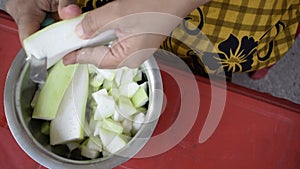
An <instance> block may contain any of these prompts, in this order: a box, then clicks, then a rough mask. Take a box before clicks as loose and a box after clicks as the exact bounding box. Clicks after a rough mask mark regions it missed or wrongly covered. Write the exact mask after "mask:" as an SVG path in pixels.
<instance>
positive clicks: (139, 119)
mask: <svg viewBox="0 0 300 169" xmlns="http://www.w3.org/2000/svg"><path fill="white" fill-rule="evenodd" d="M144 121H145V114H144V113H138V114H136V115H135V116H134V117H133V123H132V132H133V134H135V133H136V132H137V131H138V130H139V129H140V128H141V126H142V124H143V123H144Z"/></svg>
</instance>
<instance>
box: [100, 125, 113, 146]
mask: <svg viewBox="0 0 300 169" xmlns="http://www.w3.org/2000/svg"><path fill="white" fill-rule="evenodd" d="M98 131H99V136H100V138H101V141H102V144H103V145H104V146H107V145H108V144H110V142H111V141H112V140H113V139H114V137H115V136H116V135H117V133H114V132H112V131H109V130H106V129H104V128H102V127H100V128H98Z"/></svg>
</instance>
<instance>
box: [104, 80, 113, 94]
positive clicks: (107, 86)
mask: <svg viewBox="0 0 300 169" xmlns="http://www.w3.org/2000/svg"><path fill="white" fill-rule="evenodd" d="M115 86H116V84H115V82H114V81H113V80H107V79H105V80H104V82H103V88H104V89H106V90H107V91H110V90H111V89H112V88H114V87H115Z"/></svg>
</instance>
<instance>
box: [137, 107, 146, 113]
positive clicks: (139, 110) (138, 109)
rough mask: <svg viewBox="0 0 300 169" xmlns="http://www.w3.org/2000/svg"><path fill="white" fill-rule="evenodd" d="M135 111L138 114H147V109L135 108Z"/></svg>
mask: <svg viewBox="0 0 300 169" xmlns="http://www.w3.org/2000/svg"><path fill="white" fill-rule="evenodd" d="M136 110H137V111H138V112H142V113H146V112H147V109H146V108H145V107H137V108H136Z"/></svg>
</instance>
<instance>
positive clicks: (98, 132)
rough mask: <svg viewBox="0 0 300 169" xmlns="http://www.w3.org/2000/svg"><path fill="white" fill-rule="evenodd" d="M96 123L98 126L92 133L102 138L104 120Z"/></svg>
mask: <svg viewBox="0 0 300 169" xmlns="http://www.w3.org/2000/svg"><path fill="white" fill-rule="evenodd" d="M95 121H96V125H95V127H94V128H93V129H91V130H92V131H94V136H100V129H101V128H102V122H103V121H102V120H95Z"/></svg>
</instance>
